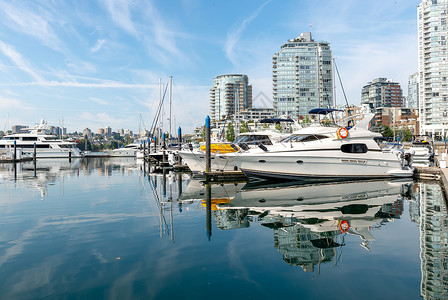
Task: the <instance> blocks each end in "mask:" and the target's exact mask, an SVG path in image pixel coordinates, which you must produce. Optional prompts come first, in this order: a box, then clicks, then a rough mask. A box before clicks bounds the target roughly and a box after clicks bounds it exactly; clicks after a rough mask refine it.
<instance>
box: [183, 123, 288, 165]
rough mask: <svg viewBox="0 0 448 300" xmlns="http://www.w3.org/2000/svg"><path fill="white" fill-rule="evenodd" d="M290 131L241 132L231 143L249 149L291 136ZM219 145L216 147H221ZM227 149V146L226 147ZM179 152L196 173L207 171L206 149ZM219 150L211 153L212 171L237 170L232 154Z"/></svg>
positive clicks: (271, 143)
mask: <svg viewBox="0 0 448 300" xmlns="http://www.w3.org/2000/svg"><path fill="white" fill-rule="evenodd" d="M289 135H290V134H289V133H280V132H276V131H259V132H245V133H240V134H239V135H238V137H237V138H236V139H235V141H234V142H233V143H232V144H231V145H232V147H234V148H235V150H233V151H238V150H239V149H240V148H243V149H249V148H251V147H257V145H259V144H261V145H265V146H269V145H273V144H275V143H278V142H279V141H280V140H282V139H284V138H285V137H287V136H289ZM218 146H219V145H216V146H215V147H214V148H215V149H219V147H218ZM225 149H226V150H227V148H225ZM178 154H179V155H180V157H181V158H182V160H183V161H184V162H185V163H186V164H187V165H188V167H189V168H190V170H191V171H192V172H194V173H200V172H205V151H203V150H201V149H193V148H192V149H191V150H182V151H179V152H178ZM220 154H221V153H220V152H219V150H217V151H216V152H215V153H213V152H212V153H211V157H210V159H211V171H234V170H237V168H236V165H235V163H234V162H233V161H232V158H231V157H230V156H225V155H222V156H221V155H220Z"/></svg>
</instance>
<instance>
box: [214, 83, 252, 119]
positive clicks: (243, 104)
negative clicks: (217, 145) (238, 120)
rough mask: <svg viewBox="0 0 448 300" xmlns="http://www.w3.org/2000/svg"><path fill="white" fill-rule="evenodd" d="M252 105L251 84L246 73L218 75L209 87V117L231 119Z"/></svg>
mask: <svg viewBox="0 0 448 300" xmlns="http://www.w3.org/2000/svg"><path fill="white" fill-rule="evenodd" d="M251 107H252V85H249V78H248V77H247V75H240V74H229V75H220V76H218V77H216V78H215V79H214V80H213V88H211V89H210V119H211V120H212V121H219V120H225V119H232V118H234V116H235V115H237V114H238V113H239V112H240V111H243V110H245V109H247V108H251Z"/></svg>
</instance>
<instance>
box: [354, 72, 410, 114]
mask: <svg viewBox="0 0 448 300" xmlns="http://www.w3.org/2000/svg"><path fill="white" fill-rule="evenodd" d="M361 104H362V105H368V106H369V107H370V108H371V109H372V108H377V107H402V106H403V96H402V91H401V87H400V84H399V83H397V82H394V81H392V80H389V79H387V78H376V79H374V80H372V81H371V82H369V83H367V84H366V85H365V86H364V87H363V88H362V92H361Z"/></svg>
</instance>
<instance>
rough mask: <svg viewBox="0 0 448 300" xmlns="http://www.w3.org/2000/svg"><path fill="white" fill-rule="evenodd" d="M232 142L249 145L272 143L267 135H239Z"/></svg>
mask: <svg viewBox="0 0 448 300" xmlns="http://www.w3.org/2000/svg"><path fill="white" fill-rule="evenodd" d="M233 143H234V144H239V143H246V144H251V145H255V144H258V143H262V144H263V145H272V142H271V140H270V139H269V136H267V135H240V136H239V137H237V138H236V139H235V141H233Z"/></svg>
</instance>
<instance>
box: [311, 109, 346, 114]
mask: <svg viewBox="0 0 448 300" xmlns="http://www.w3.org/2000/svg"><path fill="white" fill-rule="evenodd" d="M334 111H343V110H340V109H335V108H314V109H312V110H310V111H309V112H308V113H309V114H312V115H326V114H329V113H331V112H334Z"/></svg>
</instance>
